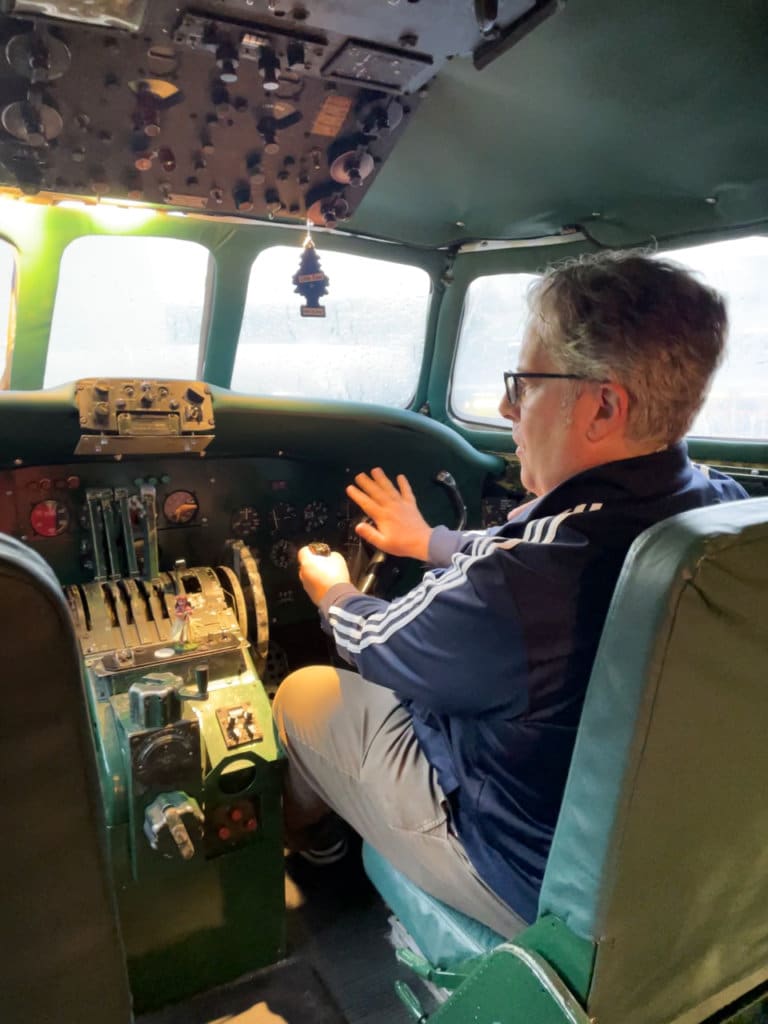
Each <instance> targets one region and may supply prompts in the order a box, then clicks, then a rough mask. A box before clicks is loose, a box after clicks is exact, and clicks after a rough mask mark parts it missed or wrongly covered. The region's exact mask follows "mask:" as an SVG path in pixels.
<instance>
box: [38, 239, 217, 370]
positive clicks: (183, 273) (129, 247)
mask: <svg viewBox="0 0 768 1024" xmlns="http://www.w3.org/2000/svg"><path fill="white" fill-rule="evenodd" d="M208 264H209V253H208V250H207V249H206V248H204V247H203V246H202V245H198V244H197V243H196V242H185V241H180V240H178V239H172V238H133V237H107V236H100V235H88V236H86V237H84V238H78V239H77V240H76V241H74V242H72V243H71V244H70V245H68V246H67V248H66V249H65V250H64V255H63V257H62V260H61V268H60V272H59V284H58V288H57V290H56V303H55V306H54V310H53V322H52V324H51V338H50V343H49V347H48V360H47V362H46V367H45V381H44V387H50V386H52V385H55V384H61V383H62V382H64V381H69V380H76V379H77V378H78V377H94V376H96V377H101V376H104V377H181V378H194V377H196V376H197V362H198V352H199V349H200V334H201V330H202V325H203V305H204V300H205V293H206V280H207V275H208Z"/></svg>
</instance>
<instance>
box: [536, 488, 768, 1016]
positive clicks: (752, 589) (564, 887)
mask: <svg viewBox="0 0 768 1024" xmlns="http://www.w3.org/2000/svg"><path fill="white" fill-rule="evenodd" d="M767 712H768V499H766V498H760V499H754V500H749V501H743V502H734V503H732V504H726V505H717V506H713V507H711V508H704V509H697V510H695V511H692V512H687V513H684V514H683V515H679V516H676V517H674V518H672V519H669V520H667V521H665V522H663V523H660V524H658V525H657V526H655V527H653V528H652V529H651V530H649V531H647V532H646V533H645V534H644V535H643V536H642V537H640V538H638V540H637V541H636V542H635V544H634V545H633V547H632V550H631V551H630V553H629V555H628V557H627V560H626V562H625V565H624V569H623V570H622V574H621V578H620V580H619V583H618V586H617V589H616V592H615V595H614V598H613V602H612V604H611V608H610V611H609V614H608V618H607V620H606V624H605V629H604V631H603V637H602V640H601V644H600V649H599V651H598V655H597V659H596V661H595V666H594V669H593V673H592V678H591V681H590V684H589V689H588V693H587V698H586V702H585V706H584V712H583V717H582V720H581V725H580V728H579V735H578V739H577V743H576V749H575V752H574V757H573V762H572V765H571V771H570V774H569V779H568V785H567V787H566V792H565V796H564V801H563V807H562V811H561V815H560V819H559V822H558V826H557V830H556V833H555V838H554V842H553V845H552V851H551V854H550V858H549V862H548V865H547V871H546V875H545V879H544V886H543V889H542V894H541V900H540V913H542V914H543V913H547V912H551V913H553V914H556V915H557V916H558V917H560V918H562V919H563V920H564V921H565V922H566V923H567V924H568V926H569V927H570V929H571V930H572V931H573V932H575V933H576V934H578V935H580V936H582V937H584V938H588V939H591V940H593V941H594V942H596V944H597V953H596V959H595V968H594V973H593V977H592V983H591V988H590V994H589V1000H588V1011H589V1014H590V1016H594V1017H596V1018H597V1019H599V1020H600V1022H601V1024H640V1022H642V1024H661V1022H664V1024H669V1022H673V1021H674V1022H693V1021H700V1020H703V1019H704V1018H705V1017H706V1016H708V1015H709V1014H711V1013H713V1012H715V1011H716V1010H717V1009H718V1008H719V1007H721V1006H723V1005H726V1004H727V1003H728V1002H730V1001H731V1000H732V999H735V998H737V997H738V996H740V995H741V994H742V993H743V992H745V991H749V990H750V989H751V988H753V987H754V986H755V985H756V984H759V983H760V982H761V981H762V980H764V979H765V978H766V977H768V800H766V798H765V794H764V790H763V785H764V783H765V779H766V778H767V777H768V735H766V721H768V714H767Z"/></svg>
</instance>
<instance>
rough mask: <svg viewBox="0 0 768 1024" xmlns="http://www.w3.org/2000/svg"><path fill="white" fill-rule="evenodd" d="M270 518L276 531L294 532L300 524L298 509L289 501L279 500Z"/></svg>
mask: <svg viewBox="0 0 768 1024" xmlns="http://www.w3.org/2000/svg"><path fill="white" fill-rule="evenodd" d="M269 519H270V525H271V526H272V529H273V530H274V531H275V533H293V532H294V531H295V530H296V527H297V525H298V517H297V515H296V509H295V507H294V506H293V505H289V504H288V502H287V501H281V502H278V504H277V505H275V506H274V508H273V509H272V511H271V512H270V513H269Z"/></svg>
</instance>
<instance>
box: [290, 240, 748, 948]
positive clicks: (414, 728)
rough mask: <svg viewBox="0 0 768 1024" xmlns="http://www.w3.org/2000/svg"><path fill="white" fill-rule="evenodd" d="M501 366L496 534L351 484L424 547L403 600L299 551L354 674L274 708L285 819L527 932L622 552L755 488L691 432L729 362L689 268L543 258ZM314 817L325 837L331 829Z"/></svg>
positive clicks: (384, 538) (379, 518) (362, 529)
mask: <svg viewBox="0 0 768 1024" xmlns="http://www.w3.org/2000/svg"><path fill="white" fill-rule="evenodd" d="M530 310H531V315H530V320H529V323H528V326H527V329H526V333H525V337H524V341H523V345H522V348H521V351H520V359H519V367H518V370H517V371H516V372H514V373H505V374H504V378H505V385H506V393H505V395H504V397H503V399H502V402H501V406H500V409H501V413H502V415H503V416H505V417H506V418H507V419H508V420H510V421H511V422H512V424H513V427H512V433H513V437H514V439H515V443H516V445H517V456H518V458H519V460H520V465H521V475H522V481H523V484H524V486H525V487H526V489H527V490H528V491H529V492H531V493H532V494H533V495H534V496H535V497H534V500H533V501H531V502H529V503H528V504H527V505H526V506H525V507H523V508H522V510H518V514H516V515H515V516H513V517H512V518H511V520H510V521H509V522H508V523H507V524H505V525H504V526H502V527H497V528H494V529H491V530H488V531H485V532H479V533H464V534H458V533H455V532H451V531H449V530H447V529H446V528H445V527H440V526H438V527H436V528H435V529H432V528H431V527H430V526H429V525H428V524H427V523H426V522H425V521H424V519H423V518H422V516H421V514H420V512H419V510H418V508H417V505H416V502H415V500H414V497H413V493H412V491H411V488H410V486H409V484H408V481H407V480H406V479H405V478H404V477H402V476H399V477H398V478H397V483H396V484H394V483H393V482H392V481H391V480H389V479H388V478H387V476H386V475H385V474H384V473H383V471H382V470H381V469H374V470H373V471H372V472H371V474H370V475H368V474H365V473H361V474H359V475H358V476H357V477H356V478H355V484H354V485H351V486H350V487H349V488H348V489H347V493H348V495H349V497H350V498H351V499H352V500H354V501H355V502H357V504H358V505H359V506H360V507H361V509H362V510H363V511H364V512H365V513H366V515H367V516H369V517H370V519H371V520H372V524H360V525H359V526H358V528H357V530H358V533H359V534H360V536H361V537H362V538H363V539H364V540H366V541H368V542H370V543H372V544H374V545H376V546H377V547H379V548H380V549H381V550H383V551H386V552H389V553H391V554H394V555H405V556H410V557H412V558H416V559H420V560H422V561H428V562H429V563H431V565H432V566H434V567H435V568H434V569H432V570H431V571H429V572H427V573H426V575H425V576H424V579H423V581H422V583H421V584H420V586H418V587H416V588H415V589H414V590H412V591H411V592H410V593H409V594H406V595H405V596H404V597H401V598H398V599H397V600H395V601H392V602H391V603H387V602H385V601H381V600H378V599H376V598H373V597H368V596H365V595H363V594H361V593H360V592H359V591H357V590H356V589H355V587H354V586H352V584H351V583H350V582H349V576H348V573H347V567H346V564H345V562H344V559H343V558H342V556H341V555H339V554H337V553H332V554H331V555H330V556H327V557H324V556H322V555H317V554H314V553H313V552H312V551H311V550H310V549H309V548H304V549H302V551H301V552H300V553H299V562H300V576H301V580H302V583H303V585H304V588H305V589H306V591H307V593H308V594H309V596H310V597H311V598H312V600H313V601H314V602H315V604H317V605H318V607H319V609H320V612H321V615H322V618H323V621H324V623H325V625H326V627H327V628H328V629H329V630H330V631H331V632H332V635H333V638H334V640H335V643H336V646H337V649H338V651H339V653H340V654H341V656H342V657H343V658H345V659H346V660H347V661H348V662H350V663H351V665H352V666H353V667H354V668H355V669H356V670H357V672H356V673H353V672H348V671H336V670H335V669H333V668H330V667H318V668H309V669H303V670H301V671H299V672H296V673H294V674H293V675H291V676H289V677H288V678H287V679H286V680H285V682H284V683H283V685H282V686H281V688H280V690H279V691H278V694H277V698H276V707H275V714H276V720H277V723H278V728H279V731H280V735H281V737H282V741H283V743H284V745H285V749H286V751H287V755H288V761H289V771H288V777H287V784H286V794H285V812H286V826H287V829H288V831H289V832H290V833H292V834H293V836H294V837H295V838H298V839H299V840H301V838H302V833H303V838H304V841H310V842H312V841H313V837H312V827H313V826H314V828H315V829H316V830H317V829H318V828H319V827H320V825H319V823H320V822H321V821H322V820H323V818H324V816H325V815H326V814H327V813H328V809H329V808H332V809H333V810H335V811H336V812H338V814H339V815H341V816H342V817H344V818H345V819H346V820H347V821H349V822H350V823H351V824H352V826H353V827H354V828H355V829H356V830H357V831H358V832H360V833H361V834H362V835H363V836H364V837H365V838H366V839H367V840H368V841H369V842H370V843H371V844H372V845H373V846H374V847H376V848H377V849H378V850H379V851H380V852H381V853H382V854H384V856H386V857H387V858H388V859H389V860H391V861H392V862H393V863H394V864H395V865H396V867H398V868H399V869H400V870H401V871H403V872H404V873H405V874H406V875H408V876H409V877H410V878H412V879H413V880H414V881H415V882H416V883H417V884H419V885H421V886H422V887H423V888H424V889H426V890H427V891H429V892H431V893H432V894H433V895H435V896H437V897H438V898H440V899H442V900H444V901H445V902H447V903H449V904H450V905H452V906H454V907H456V908H457V909H459V910H463V911H464V912H465V913H467V914H470V915H471V916H473V917H476V918H478V919H479V920H481V921H483V922H484V923H485V924H487V925H489V926H490V927H491V928H493V929H495V930H496V931H498V932H500V933H501V934H503V935H506V936H511V935H513V934H515V933H516V932H517V931H519V930H520V929H521V928H522V927H524V925H525V923H526V922H529V921H531V920H533V919H534V918H535V916H536V908H537V900H538V893H539V888H540V885H541V880H542V876H543V873H544V867H545V864H546V859H547V854H548V851H549V847H550V843H551V839H552V834H553V831H554V827H555V823H556V820H557V814H558V810H559V806H560V802H561V799H562V793H563V788H564V785H565V780H566V775H567V771H568V765H569V762H570V758H571V753H572V749H573V743H574V739H575V734H576V727H577V724H578V720H579V715H580V712H581V707H582V703H583V699H584V693H585V689H586V686H587V681H588V679H589V674H590V670H591V667H592V663H593V660H594V657H595V652H596V649H597V644H598V640H599V638H600V632H601V629H602V626H603V622H604V620H605V615H606V612H607V609H608V604H609V602H610V599H611V595H612V592H613V588H614V585H615V583H616V580H617V578H618V574H619V571H620V569H621V565H622V563H623V561H624V557H625V555H626V553H627V550H628V548H629V546H630V544H631V543H632V541H633V540H634V539H635V537H637V536H638V534H640V533H641V532H642V531H643V530H645V529H646V528H647V527H649V526H651V525H652V524H653V523H655V522H658V521H659V520H661V519H664V518H666V517H667V516H670V515H674V514H675V513H678V512H682V511H684V510H686V509H690V508H695V507H698V506H701V505H707V504H711V503H714V502H719V501H730V500H734V499H737V498H742V497H744V496H745V492H744V491H743V490H742V488H741V487H740V486H739V485H738V484H736V483H734V481H732V480H730V479H729V478H728V477H725V476H723V475H722V474H719V473H714V472H713V473H709V474H707V473H705V472H703V471H700V470H699V469H698V468H696V467H694V466H693V465H692V464H691V463H690V461H689V460H688V457H687V454H686V449H685V445H684V443H682V441H681V438H682V437H683V436H684V435H685V433H686V431H687V430H688V429H689V427H690V425H691V422H692V420H693V418H694V416H695V414H696V412H697V410H698V408H699V407H700V405H701V403H702V401H703V399H704V396H705V394H706V391H707V388H708V385H709V382H710V380H711V377H712V374H713V373H714V371H715V369H716V367H717V365H718V364H719V362H720V360H721V358H722V354H723V346H724V341H725V335H726V327H727V317H726V311H725V307H724V304H723V301H722V299H721V298H720V296H719V295H717V294H716V293H715V292H714V291H712V290H710V289H709V288H707V287H705V286H704V285H702V284H700V283H699V282H698V281H697V280H695V279H694V278H693V277H692V276H691V275H690V274H688V273H687V272H686V271H685V270H683V269H682V268H680V267H678V266H676V265H674V264H672V263H668V262H664V261H661V260H655V259H649V258H646V257H644V256H641V255H637V254H632V253H624V254H621V253H603V254H600V255H598V256H593V257H587V258H582V259H580V260H577V261H575V262H572V263H569V264H566V265H564V266H562V267H560V268H557V269H554V270H550V271H549V272H548V273H547V274H545V275H544V277H543V278H542V279H541V280H540V281H539V282H537V284H536V285H535V287H534V289H533V291H532V294H531V296H530ZM316 837H317V831H316V832H315V838H316Z"/></svg>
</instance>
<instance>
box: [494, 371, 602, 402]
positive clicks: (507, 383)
mask: <svg viewBox="0 0 768 1024" xmlns="http://www.w3.org/2000/svg"><path fill="white" fill-rule="evenodd" d="M525 377H532V378H534V379H535V380H592V379H593V378H592V377H585V376H584V375H583V374H579V373H520V372H518V371H517V370H505V371H504V388H505V390H506V392H507V399H508V400H509V404H510V405H518V404H519V403H520V399H521V398H522V394H521V393H520V387H519V385H518V383H517V382H518V381H519V380H522V379H523V378H525Z"/></svg>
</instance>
